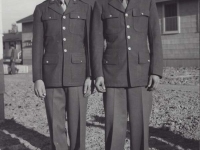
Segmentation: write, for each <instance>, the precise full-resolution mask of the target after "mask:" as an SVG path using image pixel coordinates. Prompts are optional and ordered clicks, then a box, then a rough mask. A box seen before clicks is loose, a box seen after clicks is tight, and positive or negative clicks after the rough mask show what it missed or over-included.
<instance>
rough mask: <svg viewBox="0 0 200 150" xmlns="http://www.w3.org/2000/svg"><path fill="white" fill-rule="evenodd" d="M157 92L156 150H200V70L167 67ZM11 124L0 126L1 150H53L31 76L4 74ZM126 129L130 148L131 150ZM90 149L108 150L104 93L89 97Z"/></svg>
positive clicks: (153, 128)
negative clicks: (105, 142) (105, 146)
mask: <svg viewBox="0 0 200 150" xmlns="http://www.w3.org/2000/svg"><path fill="white" fill-rule="evenodd" d="M161 83H162V84H161V85H160V86H159V88H158V89H157V90H156V91H154V92H153V98H154V101H153V109H152V114H151V118H150V140H149V142H150V149H151V150H198V143H199V142H198V140H200V123H199V122H200V102H199V69H198V68H178V69H175V68H165V71H164V77H163V79H162V81H161ZM5 87H6V92H5V114H6V121H5V122H4V123H1V124H0V150H39V149H41V150H49V149H50V148H49V130H48V124H47V120H46V113H45V107H44V102H43V101H42V100H40V99H38V98H37V97H36V96H34V92H33V83H32V75H31V74H17V75H6V76H5ZM129 131H130V130H129V127H128V128H127V138H126V140H125V143H126V144H125V150H129V149H130V145H129V144H130V134H129ZM86 137H87V138H86V150H104V110H103V102H102V95H101V94H98V93H95V94H93V95H91V96H90V98H89V101H88V111H87V132H86Z"/></svg>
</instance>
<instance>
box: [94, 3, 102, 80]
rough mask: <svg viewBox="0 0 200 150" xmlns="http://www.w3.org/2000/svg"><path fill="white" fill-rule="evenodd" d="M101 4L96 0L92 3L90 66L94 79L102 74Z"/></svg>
mask: <svg viewBox="0 0 200 150" xmlns="http://www.w3.org/2000/svg"><path fill="white" fill-rule="evenodd" d="M101 15H102V6H101V4H100V3H99V2H98V0H97V1H96V2H95V4H94V9H93V15H92V25H91V28H92V29H91V38H92V39H91V42H92V43H91V66H92V76H93V78H94V79H96V78H97V77H100V76H103V69H102V59H103V50H104V36H103V21H102V17H101Z"/></svg>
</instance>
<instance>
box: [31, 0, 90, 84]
mask: <svg viewBox="0 0 200 150" xmlns="http://www.w3.org/2000/svg"><path fill="white" fill-rule="evenodd" d="M92 6H93V4H92V1H91V0H71V1H70V2H69V4H68V6H67V9H66V11H65V12H64V13H63V10H62V8H61V6H60V4H59V2H58V1H57V0H46V1H45V2H43V3H41V4H39V5H38V6H36V8H35V12H34V22H33V52H32V57H33V58H32V60H33V81H36V80H39V79H40V80H43V81H44V83H45V86H46V87H61V86H81V85H83V83H84V81H85V79H86V77H87V76H90V74H91V73H90V65H89V64H90V62H89V61H90V58H89V53H90V52H89V44H90V43H89V34H90V33H89V28H90V15H91V10H92Z"/></svg>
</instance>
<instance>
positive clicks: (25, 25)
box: [22, 22, 33, 33]
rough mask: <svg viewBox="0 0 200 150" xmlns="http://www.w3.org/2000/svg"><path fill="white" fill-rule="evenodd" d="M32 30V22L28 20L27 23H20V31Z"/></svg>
mask: <svg viewBox="0 0 200 150" xmlns="http://www.w3.org/2000/svg"><path fill="white" fill-rule="evenodd" d="M32 30H33V23H32V22H28V23H23V24H22V32H23V33H30V32H32Z"/></svg>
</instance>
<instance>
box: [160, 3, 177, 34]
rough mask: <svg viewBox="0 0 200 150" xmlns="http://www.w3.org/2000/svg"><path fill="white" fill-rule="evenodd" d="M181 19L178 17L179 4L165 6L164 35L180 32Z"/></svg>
mask: <svg viewBox="0 0 200 150" xmlns="http://www.w3.org/2000/svg"><path fill="white" fill-rule="evenodd" d="M179 24H180V18H179V15H178V3H177V2H176V3H167V4H164V19H163V29H164V34H170V33H179V32H180V26H179Z"/></svg>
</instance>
